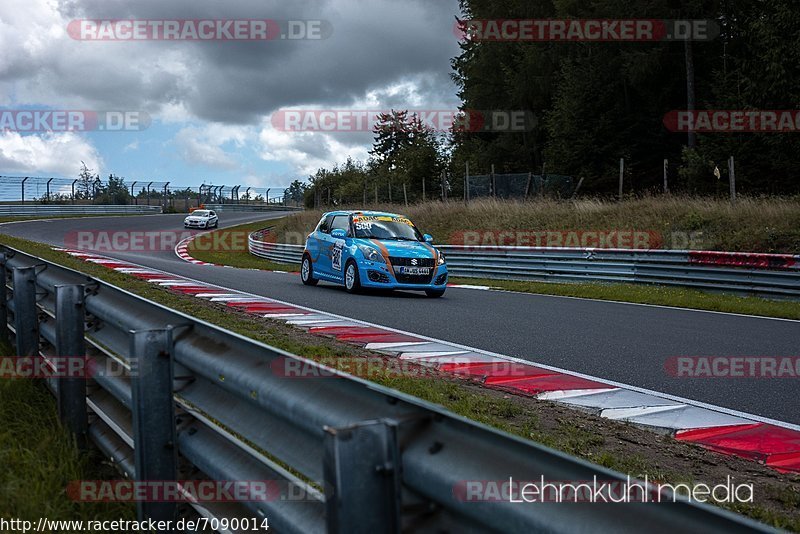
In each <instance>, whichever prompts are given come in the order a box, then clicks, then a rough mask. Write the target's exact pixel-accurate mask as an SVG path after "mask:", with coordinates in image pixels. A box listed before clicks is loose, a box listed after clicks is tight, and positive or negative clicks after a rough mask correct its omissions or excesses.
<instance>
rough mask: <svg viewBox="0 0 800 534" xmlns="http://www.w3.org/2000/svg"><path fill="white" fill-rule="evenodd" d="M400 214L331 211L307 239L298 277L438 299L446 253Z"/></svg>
mask: <svg viewBox="0 0 800 534" xmlns="http://www.w3.org/2000/svg"><path fill="white" fill-rule="evenodd" d="M432 242H433V238H432V237H431V236H430V235H428V234H425V235H422V234H421V233H420V232H419V230H417V228H416V226H414V224H413V223H412V222H411V221H410V220H409V219H408V218H407V217H404V216H402V215H396V214H394V213H384V212H376V211H332V212H330V213H326V214H324V215H323V216H322V219H320V221H319V224H317V227H316V228H315V229H314V231H313V232H311V233H310V234H309V235H308V238H307V239H306V247H305V250H304V251H303V260H302V264H301V267H300V278H301V279H302V280H303V283H304V284H306V285H312V286H313V285H316V284H317V282H319V281H320V280H326V281H329V282H335V283H338V284H344V287H345V289H347V291H348V292H350V293H356V292H358V291H359V290H361V289H362V288H383V289H412V290H421V291H425V293H426V294H427V295H428V296H429V297H441V296H442V295H444V291H445V289H446V288H447V264H446V263H445V260H444V254H442V253H441V252H439V251H438V250H437V249H435V248H434V247H433V246H431V243H432Z"/></svg>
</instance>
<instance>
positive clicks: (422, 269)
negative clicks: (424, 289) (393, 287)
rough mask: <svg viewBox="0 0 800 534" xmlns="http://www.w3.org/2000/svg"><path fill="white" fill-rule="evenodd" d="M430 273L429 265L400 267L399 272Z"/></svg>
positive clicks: (412, 273)
mask: <svg viewBox="0 0 800 534" xmlns="http://www.w3.org/2000/svg"><path fill="white" fill-rule="evenodd" d="M430 273H431V269H430V267H400V274H411V275H426V274H430Z"/></svg>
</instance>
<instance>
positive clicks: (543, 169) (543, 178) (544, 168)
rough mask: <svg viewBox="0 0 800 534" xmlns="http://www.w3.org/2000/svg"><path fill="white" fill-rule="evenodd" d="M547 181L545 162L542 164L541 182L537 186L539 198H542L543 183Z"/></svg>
mask: <svg viewBox="0 0 800 534" xmlns="http://www.w3.org/2000/svg"><path fill="white" fill-rule="evenodd" d="M546 180H547V162H546V161H543V162H542V181H541V183H540V184H539V196H540V197H542V198H544V183H545V181H546Z"/></svg>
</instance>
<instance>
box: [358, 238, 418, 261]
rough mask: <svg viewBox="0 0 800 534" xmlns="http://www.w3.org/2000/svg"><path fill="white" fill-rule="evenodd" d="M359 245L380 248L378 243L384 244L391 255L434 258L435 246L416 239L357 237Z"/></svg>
mask: <svg viewBox="0 0 800 534" xmlns="http://www.w3.org/2000/svg"><path fill="white" fill-rule="evenodd" d="M355 241H356V243H357V244H359V245H369V246H371V247H375V248H378V250H380V247H378V246H377V243H380V244H381V245H383V247H384V248H386V250H387V251H388V252H389V256H394V257H401V258H433V257H434V254H433V247H432V246H430V245H429V244H427V243H422V242H414V241H391V240H387V241H381V240H380V239H374V240H373V239H356V240H355Z"/></svg>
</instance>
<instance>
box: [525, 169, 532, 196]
mask: <svg viewBox="0 0 800 534" xmlns="http://www.w3.org/2000/svg"><path fill="white" fill-rule="evenodd" d="M531 181H533V173H532V172H529V173H528V182H527V183H526V184H525V197H524V198H525V200H527V199H528V195H530V193H531Z"/></svg>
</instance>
